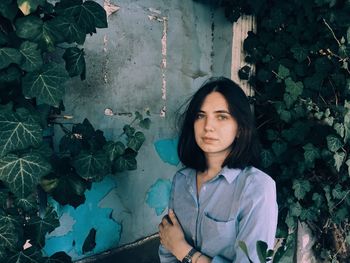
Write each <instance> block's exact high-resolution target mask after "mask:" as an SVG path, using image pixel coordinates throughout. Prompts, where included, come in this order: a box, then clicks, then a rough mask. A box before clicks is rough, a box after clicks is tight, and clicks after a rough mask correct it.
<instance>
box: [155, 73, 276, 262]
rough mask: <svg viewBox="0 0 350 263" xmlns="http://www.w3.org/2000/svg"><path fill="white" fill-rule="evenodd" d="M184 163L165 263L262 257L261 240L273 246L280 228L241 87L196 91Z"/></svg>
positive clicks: (183, 141)
mask: <svg viewBox="0 0 350 263" xmlns="http://www.w3.org/2000/svg"><path fill="white" fill-rule="evenodd" d="M178 154H179V158H180V160H181V161H182V163H183V164H184V166H185V168H184V169H182V170H180V171H178V172H177V173H176V174H175V176H174V178H173V184H172V191H171V198H170V202H169V213H168V215H166V216H165V217H163V219H162V222H161V223H160V224H159V236H160V243H161V245H160V248H159V257H160V262H161V263H168V262H171V263H176V262H183V263H191V262H192V263H207V262H212V263H245V262H249V261H248V259H247V257H246V256H245V255H244V253H243V251H242V250H241V249H240V248H239V245H238V242H239V241H244V242H245V243H246V245H247V247H248V251H249V254H250V256H251V259H252V260H253V261H254V262H256V263H257V262H259V260H258V256H257V253H256V242H257V241H258V240H263V241H265V242H267V244H268V246H269V248H273V245H274V240H275V233H276V227H277V213H278V209H277V203H276V187H275V183H274V181H273V180H272V179H271V178H270V177H269V176H268V175H267V174H265V173H264V172H262V171H260V170H259V169H257V168H255V167H254V165H255V166H256V163H258V160H259V142H258V138H257V135H256V131H255V126H254V117H253V114H252V112H251V110H250V105H249V102H248V99H247V97H246V96H245V94H244V92H243V91H242V90H241V88H240V87H239V86H238V85H237V84H235V83H234V82H233V81H231V80H229V79H227V78H223V77H221V78H212V79H209V81H207V82H206V83H204V84H203V86H202V87H201V88H200V89H199V90H198V91H197V92H196V93H195V94H194V96H193V97H192V100H191V101H190V103H189V105H188V107H187V110H186V112H185V113H184V120H183V125H182V130H181V134H180V138H179V145H178Z"/></svg>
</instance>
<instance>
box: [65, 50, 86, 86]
mask: <svg viewBox="0 0 350 263" xmlns="http://www.w3.org/2000/svg"><path fill="white" fill-rule="evenodd" d="M63 59H64V60H65V61H66V70H67V71H68V73H69V76H70V77H74V76H78V75H80V78H81V79H82V80H84V79H85V73H86V66H85V58H84V50H83V49H80V48H77V47H70V48H67V49H66V51H65V52H64V54H63Z"/></svg>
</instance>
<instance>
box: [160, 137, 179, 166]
mask: <svg viewBox="0 0 350 263" xmlns="http://www.w3.org/2000/svg"><path fill="white" fill-rule="evenodd" d="M178 142H179V139H178V138H175V139H163V140H158V141H156V142H155V143H154V147H155V149H156V151H157V153H158V155H159V157H160V158H161V159H162V160H163V162H165V163H169V164H171V165H174V166H177V165H178V164H179V163H180V160H179V157H178V155H177V144H178Z"/></svg>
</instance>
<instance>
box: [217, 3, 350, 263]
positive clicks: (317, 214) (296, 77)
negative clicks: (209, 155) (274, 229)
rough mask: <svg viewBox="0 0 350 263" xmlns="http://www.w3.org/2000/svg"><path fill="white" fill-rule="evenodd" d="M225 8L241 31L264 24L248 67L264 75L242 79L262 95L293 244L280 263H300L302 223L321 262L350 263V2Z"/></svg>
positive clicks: (284, 231) (267, 151) (268, 161)
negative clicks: (245, 17) (247, 20)
mask: <svg viewBox="0 0 350 263" xmlns="http://www.w3.org/2000/svg"><path fill="white" fill-rule="evenodd" d="M220 4H221V5H222V6H223V7H224V8H225V13H226V16H227V17H228V18H229V19H230V20H231V21H232V22H234V21H236V20H237V19H238V18H239V17H240V16H241V15H242V14H253V15H254V16H256V19H257V33H253V32H249V34H248V37H247V38H246V39H245V41H244V49H245V51H246V54H247V56H246V58H245V60H246V62H249V63H254V64H255V65H256V69H257V70H256V74H255V75H254V76H253V75H252V74H250V72H249V66H248V65H247V66H245V67H244V68H243V69H242V71H241V72H240V73H241V74H240V76H241V77H243V78H246V79H248V80H249V82H250V83H251V85H252V87H253V89H254V91H255V96H254V101H255V111H256V116H257V125H258V129H259V134H260V136H261V140H262V144H263V148H264V150H263V152H262V161H263V166H264V169H265V170H266V171H267V172H268V173H269V174H270V175H271V176H273V178H274V179H275V180H276V182H277V189H278V203H279V224H278V237H281V238H283V240H284V242H283V245H282V247H281V249H280V250H279V251H278V252H277V255H276V256H277V257H278V258H279V259H280V260H281V261H280V262H292V260H293V256H294V251H295V243H296V231H297V221H298V220H300V221H304V222H306V223H307V224H308V225H309V226H310V228H311V229H312V231H313V234H314V235H315V238H316V243H315V245H314V250H315V252H316V253H315V255H316V256H317V257H318V260H321V261H325V262H348V259H349V258H350V222H349V219H348V218H349V211H350V190H349V189H350V156H349V150H350V144H349V142H350V141H349V139H350V78H349V77H350V70H349V62H350V61H349V54H350V16H349V14H350V2H349V1H346V0H313V1H301V0H292V1H277V0H265V1H260V0H259V1H257V0H238V1H232V0H223V1H220ZM247 67H248V73H247ZM242 73H247V74H242ZM276 256H275V257H276ZM288 260H289V261H288ZM274 262H277V261H274Z"/></svg>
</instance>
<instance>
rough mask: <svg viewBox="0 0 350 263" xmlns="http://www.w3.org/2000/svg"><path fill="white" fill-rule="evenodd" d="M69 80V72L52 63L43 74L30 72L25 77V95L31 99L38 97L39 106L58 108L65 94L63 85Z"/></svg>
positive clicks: (23, 81)
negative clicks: (44, 104)
mask: <svg viewBox="0 0 350 263" xmlns="http://www.w3.org/2000/svg"><path fill="white" fill-rule="evenodd" d="M67 79H68V74H67V71H66V70H65V69H63V68H62V67H61V65H58V64H55V63H51V64H49V65H47V66H46V67H45V69H43V70H42V71H41V72H30V73H27V74H26V75H25V76H24V77H23V79H22V88H23V93H24V95H25V96H26V97H29V98H33V97H36V99H37V103H38V104H42V103H46V104H49V105H51V106H55V107H58V106H59V104H60V101H61V100H62V97H63V94H64V87H63V83H64V82H65V81H66V80H67Z"/></svg>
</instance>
